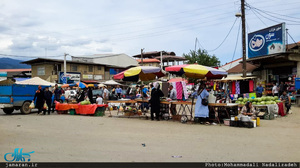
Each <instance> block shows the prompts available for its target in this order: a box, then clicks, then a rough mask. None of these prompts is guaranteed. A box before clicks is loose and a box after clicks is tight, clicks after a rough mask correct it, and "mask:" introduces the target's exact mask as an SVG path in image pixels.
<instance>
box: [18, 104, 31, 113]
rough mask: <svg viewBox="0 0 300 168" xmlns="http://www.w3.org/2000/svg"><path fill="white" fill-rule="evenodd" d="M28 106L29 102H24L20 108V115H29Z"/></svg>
mask: <svg viewBox="0 0 300 168" xmlns="http://www.w3.org/2000/svg"><path fill="white" fill-rule="evenodd" d="M29 106H30V102H24V103H23V105H22V107H21V108H20V111H21V113H23V114H29V113H30V112H31V109H30V108H29Z"/></svg>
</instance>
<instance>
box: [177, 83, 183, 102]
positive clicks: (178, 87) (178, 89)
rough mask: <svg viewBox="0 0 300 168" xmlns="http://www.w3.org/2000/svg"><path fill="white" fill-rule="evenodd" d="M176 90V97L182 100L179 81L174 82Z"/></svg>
mask: <svg viewBox="0 0 300 168" xmlns="http://www.w3.org/2000/svg"><path fill="white" fill-rule="evenodd" d="M176 92H177V99H179V100H182V84H181V82H176Z"/></svg>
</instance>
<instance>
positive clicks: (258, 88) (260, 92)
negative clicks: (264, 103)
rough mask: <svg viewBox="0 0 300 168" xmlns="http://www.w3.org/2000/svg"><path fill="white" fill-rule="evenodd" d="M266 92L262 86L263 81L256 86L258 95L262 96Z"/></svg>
mask: <svg viewBox="0 0 300 168" xmlns="http://www.w3.org/2000/svg"><path fill="white" fill-rule="evenodd" d="M263 92H264V88H263V87H262V85H261V83H260V84H259V85H258V86H257V88H256V96H257V97H261V96H262V94H263Z"/></svg>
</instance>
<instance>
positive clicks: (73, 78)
mask: <svg viewBox="0 0 300 168" xmlns="http://www.w3.org/2000/svg"><path fill="white" fill-rule="evenodd" d="M22 63H23V64H28V65H31V71H32V77H40V78H42V79H44V80H46V81H49V82H54V83H62V79H63V76H64V74H63V71H64V61H63V60H58V59H45V58H37V59H33V60H29V61H25V62H22ZM66 63H67V64H66V69H67V78H68V83H72V82H78V81H83V80H84V81H91V82H93V81H105V80H109V79H111V78H112V76H113V75H114V74H116V73H118V72H121V71H123V70H125V68H123V67H117V66H112V65H106V64H99V63H93V62H80V61H71V60H67V61H66Z"/></svg>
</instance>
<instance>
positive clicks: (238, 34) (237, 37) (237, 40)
mask: <svg viewBox="0 0 300 168" xmlns="http://www.w3.org/2000/svg"><path fill="white" fill-rule="evenodd" d="M240 31H241V21H240V24H239V29H238V33H237V36H236V42H235V47H234V50H233V55H232V59H231V62H232V61H233V59H234V56H235V53H236V48H237V45H238V42H239V36H240ZM231 65H232V63H231V64H230V67H229V69H230V68H231Z"/></svg>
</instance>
